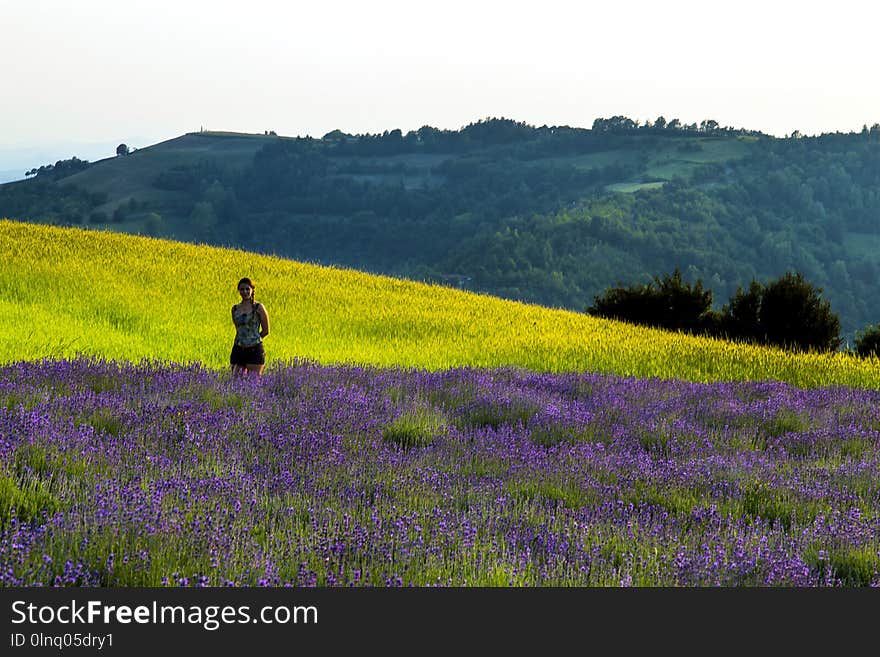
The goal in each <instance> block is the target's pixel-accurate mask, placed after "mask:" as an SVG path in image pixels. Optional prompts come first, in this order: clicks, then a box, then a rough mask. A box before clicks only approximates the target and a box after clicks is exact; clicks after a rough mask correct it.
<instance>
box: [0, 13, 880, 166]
mask: <svg viewBox="0 0 880 657" xmlns="http://www.w3.org/2000/svg"><path fill="white" fill-rule="evenodd" d="M878 21H880V4H878V3H873V2H870V3H869V2H864V1H863V0H836V1H835V2H830V3H805V2H803V1H799V2H794V1H788V0H784V1H774V0H761V1H756V0H738V1H737V2H723V3H722V2H712V0H654V1H650V2H649V1H645V0H632V1H630V2H608V1H607V0H603V1H602V2H590V1H587V0H581V1H578V2H575V1H562V0H541V1H539V2H538V1H535V2H521V1H517V0H504V1H502V0H497V1H496V0H491V1H482V0H444V1H443V2H421V1H419V0H360V1H357V2H355V1H352V0H321V1H320V2H319V1H316V0H308V1H302V2H301V1H298V0H288V1H283V2H282V1H272V0H247V1H242V0H212V1H210V2H207V1H205V2H201V1H197V0H77V1H76V2H71V1H70V0H0V27H2V31H0V67H2V69H0V70H2V76H0V80H2V82H0V89H2V99H0V170H2V169H3V168H4V163H6V164H7V165H8V166H7V168H11V167H12V166H13V165H12V164H10V163H11V162H12V160H11V159H10V157H11V156H10V155H9V154H10V153H18V155H19V156H21V153H22V152H25V151H26V152H29V153H31V157H36V155H35V154H34V153H35V149H38V148H39V149H42V150H41V151H40V153H41V154H43V153H44V152H48V150H51V149H52V148H55V149H56V150H58V157H59V158H60V157H70V156H72V155H78V156H79V157H83V158H84V159H91V160H94V159H100V157H102V156H103V157H109V156H111V155H113V152H114V151H113V149H112V148H111V145H115V144H118V143H119V142H123V141H124V142H126V143H128V144H129V145H130V146H134V147H144V146H149V145H150V144H153V143H156V142H159V141H163V140H165V139H171V138H173V137H177V136H179V135H181V134H183V133H186V132H191V131H194V130H198V129H199V128H201V127H205V128H206V129H211V130H234V131H242V132H263V131H264V130H275V131H276V132H277V133H278V134H280V135H289V136H296V135H302V136H304V135H312V136H315V137H320V136H321V135H323V134H325V133H326V132H329V131H330V130H333V129H335V128H339V129H341V130H343V131H345V132H350V133H366V132H370V133H375V132H382V131H384V130H392V129H395V128H399V129H401V130H402V131H403V132H407V131H408V130H414V129H418V128H419V127H421V126H424V125H431V126H434V127H437V128H444V129H454V130H457V129H460V128H461V127H463V126H465V125H467V124H468V123H471V122H474V121H477V120H479V119H483V118H486V117H489V116H494V117H501V116H503V117H506V118H510V119H515V120H517V121H525V122H527V123H530V124H533V125H538V126H540V125H545V124H546V125H570V126H573V127H584V128H589V127H590V126H591V125H592V123H593V120H594V119H595V118H596V117H610V116H613V115H616V114H623V115H626V116H629V117H630V118H633V119H640V120H642V121H644V120H645V119H652V120H653V119H655V118H656V117H657V116H659V115H663V116H665V117H666V118H667V119H671V118H679V119H681V120H682V121H683V122H685V123H693V122H696V123H699V122H700V121H702V120H703V119H714V120H716V121H718V122H719V123H720V124H721V125H722V126H727V125H730V126H733V127H737V128H739V127H744V128H751V129H756V130H761V131H763V132H766V133H769V134H775V135H778V136H784V135H786V134H789V133H791V132H792V131H794V130H800V131H801V132H802V133H804V134H808V135H810V134H820V133H823V132H835V131H841V132H849V131H852V130H859V129H861V127H862V125H863V124H868V125H871V124H873V123H876V122H880V85H877V84H876V74H877V64H878V62H880V55H878V50H877V41H876V28H877V25H878ZM86 144H92V145H94V146H96V147H97V145H101V146H100V147H101V148H107V149H108V150H107V152H106V153H105V154H104V155H102V156H96V155H94V154H92V155H91V156H88V149H87V148H85V146H83V145H86ZM74 147H80V148H82V149H83V151H84V152H85V153H86V156H85V157H84V156H83V155H82V154H80V153H77V152H68V150H67V149H70V148H74ZM4 153H5V154H6V158H5V160H4ZM46 157H48V159H46V160H45V162H50V161H54V159H57V158H53V157H49V156H46ZM45 162H44V161H41V160H37V161H35V162H32V165H39V164H42V163H45ZM14 166H20V165H19V164H18V162H17V161H16V163H15V164H14ZM28 166H30V165H28Z"/></svg>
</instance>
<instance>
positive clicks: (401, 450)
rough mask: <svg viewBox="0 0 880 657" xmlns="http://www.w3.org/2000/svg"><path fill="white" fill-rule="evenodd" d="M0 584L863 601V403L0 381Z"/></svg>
mask: <svg viewBox="0 0 880 657" xmlns="http://www.w3.org/2000/svg"><path fill="white" fill-rule="evenodd" d="M0 581H2V584H3V585H4V586H102V587H128V586H284V585H294V586H383V587H384V586H410V585H412V586H435V585H438V586H559V585H561V586H627V585H634V586H687V587H690V586H810V587H824V586H841V585H843V586H877V585H880V392H877V391H871V390H862V389H854V388H845V387H834V388H826V389H821V388H820V389H810V390H803V389H798V388H794V387H791V386H789V385H787V384H782V383H717V384H695V383H685V382H677V381H670V380H660V379H634V378H621V377H615V376H610V375H597V374H536V373H532V372H529V371H526V370H517V369H495V370H478V369H454V370H446V371H441V372H427V371H420V370H403V369H369V368H362V367H355V366H333V367H329V366H319V365H317V364H314V363H311V362H308V361H294V362H291V363H289V364H287V365H285V366H281V365H279V366H277V367H274V368H270V370H269V371H268V372H267V374H266V375H265V376H264V377H262V379H253V378H251V379H248V378H231V377H230V376H229V375H228V374H226V373H218V372H217V371H214V370H210V369H206V368H202V367H200V366H195V365H193V366H176V367H171V368H169V367H161V366H160V365H158V364H153V363H149V362H143V363H141V364H137V365H132V364H122V363H114V362H108V361H101V360H86V359H80V360H73V361H43V362H28V363H16V364H11V365H6V366H4V367H2V368H0Z"/></svg>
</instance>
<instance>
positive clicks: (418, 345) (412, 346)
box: [0, 220, 880, 388]
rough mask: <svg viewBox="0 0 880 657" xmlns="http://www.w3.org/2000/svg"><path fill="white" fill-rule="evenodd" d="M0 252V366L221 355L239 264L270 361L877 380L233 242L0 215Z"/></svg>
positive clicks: (810, 381) (860, 370) (854, 362)
mask: <svg viewBox="0 0 880 657" xmlns="http://www.w3.org/2000/svg"><path fill="white" fill-rule="evenodd" d="M0 258H2V265H0V313H2V317H3V318H4V321H3V328H2V331H3V339H2V343H0V344H2V346H0V363H10V362H14V361H20V360H39V359H42V358H69V357H73V356H76V355H91V356H97V357H101V358H108V359H117V360H128V361H140V360H144V359H146V360H153V361H165V362H172V361H173V362H178V363H192V362H201V363H203V364H204V365H206V366H208V367H211V368H226V367H228V358H229V350H230V347H231V344H232V338H233V335H234V329H233V326H232V321H231V318H230V309H231V307H232V305H233V304H235V303H237V302H238V301H239V300H240V299H239V296H238V293H237V291H236V283H237V282H238V279H239V278H241V277H242V276H249V277H250V278H252V279H253V280H254V283H255V285H256V298H257V300H258V301H261V302H263V303H264V304H265V306H266V308H267V309H268V311H269V315H270V319H271V329H272V330H271V334H270V335H269V336H268V338H266V341H265V344H266V354H267V369H269V370H271V368H272V366H273V363H274V364H275V365H277V364H279V363H284V362H291V361H293V360H295V359H308V360H313V361H317V362H320V363H325V364H331V363H355V364H361V365H377V366H404V367H414V368H424V369H429V370H436V369H443V368H450V367H458V366H476V367H494V366H518V367H524V368H528V369H531V370H536V371H550V372H563V371H583V370H587V371H596V372H607V373H614V374H620V375H625V376H637V377H660V378H680V379H687V380H692V381H715V380H768V379H773V380H781V381H787V382H790V383H793V384H795V385H799V386H803V387H815V386H821V385H832V384H844V385H853V386H859V387H870V388H880V364H878V360H877V359H871V360H866V359H858V358H855V357H853V356H850V355H847V354H842V353H838V354H824V355H820V354H803V355H792V354H788V353H785V352H783V351H780V350H776V349H768V348H760V347H750V346H743V345H736V344H732V343H728V342H723V341H717V340H711V339H707V338H701V337H694V336H687V335H683V334H677V333H668V332H663V331H657V330H653V329H647V328H643V327H635V326H631V325H628V324H624V323H620V322H613V321H608V320H602V319H599V318H594V317H590V316H588V315H585V314H580V313H574V312H568V311H562V310H553V309H548V308H543V307H540V306H535V305H528V304H522V303H516V302H512V301H506V300H502V299H497V298H494V297H489V296H485V295H478V294H473V293H469V292H464V291H461V290H456V289H452V288H446V287H442V286H436V285H426V284H423V283H416V282H411V281H405V280H399V279H393V278H387V277H382V276H373V275H368V274H364V273H361V272H357V271H352V270H345V269H339V268H332V267H321V266H317V265H311V264H306V263H300V262H294V261H290V260H284V259H281V258H277V257H271V256H266V255H258V254H253V253H247V252H243V251H239V250H232V249H221V248H214V247H208V246H204V245H193V244H183V243H178V242H171V241H166V240H157V239H153V238H148V237H138V236H131V235H124V234H119V233H112V232H106V231H97V230H84V229H79V228H61V227H53V226H40V225H34V224H27V223H20V222H14V221H9V220H0Z"/></svg>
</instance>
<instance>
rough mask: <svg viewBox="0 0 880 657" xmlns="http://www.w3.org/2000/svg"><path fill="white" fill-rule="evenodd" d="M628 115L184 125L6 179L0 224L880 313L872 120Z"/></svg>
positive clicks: (534, 298)
mask: <svg viewBox="0 0 880 657" xmlns="http://www.w3.org/2000/svg"><path fill="white" fill-rule="evenodd" d="M627 121H628V120H626V119H625V117H614V118H613V119H603V120H597V122H596V123H595V124H594V126H593V128H592V129H589V130H588V129H581V128H570V127H567V126H562V127H559V126H557V127H548V126H542V127H534V126H528V125H526V124H522V123H517V122H514V121H510V120H507V119H489V120H486V121H480V122H478V123H475V124H471V125H469V126H466V127H464V128H462V129H461V130H459V131H448V130H443V131H441V130H437V129H434V128H430V127H428V126H426V127H424V128H422V129H420V130H418V131H413V132H410V133H407V134H406V135H404V134H402V133H401V132H400V131H399V130H393V131H390V132H388V131H386V132H385V133H383V134H381V135H348V134H345V133H342V132H340V131H334V132H332V133H328V134H327V135H325V136H324V137H323V138H320V139H313V138H300V137H282V136H277V135H270V134H263V135H247V134H239V133H220V132H200V133H191V134H186V135H182V136H180V137H177V138H174V139H170V140H167V141H164V142H161V143H159V144H156V145H154V146H150V147H147V148H142V149H139V150H136V151H134V152H133V153H131V154H129V155H127V156H120V157H115V158H109V159H105V160H100V161H98V162H95V163H91V164H89V165H88V166H86V167H80V168H77V170H76V171H73V172H72V173H70V175H62V173H63V172H60V170H59V169H58V168H57V167H56V169H55V171H54V172H53V171H52V170H51V169H47V171H46V172H45V175H37V176H36V177H35V178H33V179H31V180H26V181H19V182H15V183H10V184H7V185H0V216H6V217H9V218H12V219H16V220H21V221H29V222H34V223H47V224H59V225H92V226H97V227H102V228H107V229H110V230H114V231H118V232H125V233H130V234H144V235H151V236H154V237H163V238H168V239H173V240H176V241H184V242H192V243H205V244H212V245H215V246H224V247H231V248H239V249H244V250H247V251H250V252H254V253H264V254H271V255H276V256H279V257H282V258H290V259H295V260H299V261H302V262H314V263H317V264H324V265H334V266H339V267H345V268H355V269H358V270H361V271H365V272H370V273H376V274H384V275H389V276H394V277H398V278H407V279H410V280H417V281H423V282H429V283H441V284H452V285H457V286H459V287H461V288H464V289H467V290H470V291H475V292H482V293H486V294H490V295H493V296H497V297H501V298H506V299H511V300H517V301H523V302H527V303H534V304H539V305H543V306H547V307H554V308H564V309H568V310H573V311H577V312H581V311H583V310H584V309H585V308H586V307H587V306H589V305H590V304H591V303H592V301H593V300H594V298H595V296H596V295H598V294H600V293H601V292H602V291H604V290H605V289H607V288H608V287H611V286H614V285H620V284H625V285H628V284H634V283H642V282H648V281H649V280H650V279H651V278H652V277H653V276H655V275H658V274H661V273H667V272H671V271H672V270H673V269H674V268H678V269H680V270H681V271H682V272H683V273H684V275H685V278H686V280H689V281H695V280H701V281H703V283H704V284H705V286H706V287H707V288H709V289H711V290H712V291H713V293H714V300H713V301H714V306H715V307H716V308H720V307H721V306H722V305H723V304H724V303H726V301H727V300H728V299H729V298H730V297H731V296H732V295H733V294H734V293H735V292H736V290H737V289H738V288H747V287H748V285H749V283H750V282H751V281H752V280H758V281H759V282H767V281H769V280H771V279H775V278H777V277H778V276H780V275H782V274H784V273H786V272H789V271H798V272H801V273H802V274H803V275H804V276H805V277H806V278H807V279H808V280H809V281H810V282H811V283H813V284H815V285H816V286H818V287H819V288H821V289H822V290H823V292H824V295H825V297H826V298H827V299H828V300H829V301H830V303H831V305H832V308H833V309H834V311H835V312H836V313H838V314H839V316H840V319H841V326H842V331H843V337H844V338H845V341H846V342H851V340H852V338H853V336H854V335H855V333H856V332H857V331H858V330H860V329H862V328H864V327H865V326H867V325H873V324H875V323H877V322H878V321H880V288H877V286H876V285H875V282H876V280H877V277H878V276H880V249H878V248H876V247H877V245H878V244H880V195H878V194H877V189H878V188H880V127H876V126H875V128H876V129H875V128H872V129H870V130H868V129H867V128H866V129H865V130H864V131H863V132H862V133H858V134H856V133H853V134H829V135H821V136H818V137H802V136H798V137H792V138H785V139H777V138H773V137H768V136H766V135H762V134H760V133H754V132H750V131H745V130H733V129H729V128H723V129H722V128H718V127H717V126H711V125H709V124H707V125H703V126H700V127H698V126H696V125H694V126H684V127H679V128H676V129H670V128H669V127H668V124H666V123H664V125H666V126H667V127H663V128H658V127H657V126H658V125H660V123H659V121H658V123H657V124H653V125H643V126H639V125H635V124H633V123H632V122H629V123H628V122H627ZM669 123H671V122H669Z"/></svg>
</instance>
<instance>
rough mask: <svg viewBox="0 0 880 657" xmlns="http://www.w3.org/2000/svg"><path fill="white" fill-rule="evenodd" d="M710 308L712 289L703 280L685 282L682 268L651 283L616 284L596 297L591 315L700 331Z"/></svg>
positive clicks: (646, 324) (704, 325)
mask: <svg viewBox="0 0 880 657" xmlns="http://www.w3.org/2000/svg"><path fill="white" fill-rule="evenodd" d="M711 307H712V291H711V290H706V289H704V288H703V283H702V281H699V280H698V281H697V282H696V283H694V284H689V283H685V282H684V280H683V279H682V274H681V271H680V270H679V269H678V268H676V269H675V271H674V272H673V273H672V274H666V275H664V276H662V277H656V276H655V277H654V279H653V281H652V282H651V283H648V284H645V285H633V286H630V287H615V288H610V289H608V290H606V291H605V292H604V293H603V294H602V295H599V296H596V297H595V302H594V303H593V305H592V306H590V307H589V308H588V309H587V312H588V313H590V314H591V315H597V316H600V317H606V318H609V319H618V320H622V321H627V322H632V323H634V324H642V325H644V326H655V327H659V328H664V329H668V330H672V331H687V332H690V333H699V332H703V330H704V328H705V327H706V322H707V320H708V318H707V313H709V311H710V309H711Z"/></svg>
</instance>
